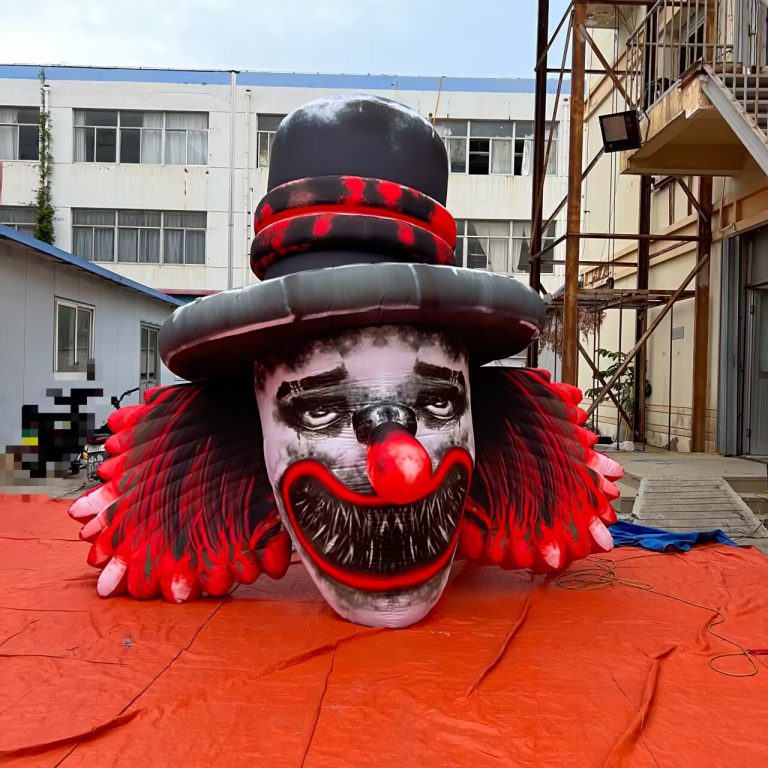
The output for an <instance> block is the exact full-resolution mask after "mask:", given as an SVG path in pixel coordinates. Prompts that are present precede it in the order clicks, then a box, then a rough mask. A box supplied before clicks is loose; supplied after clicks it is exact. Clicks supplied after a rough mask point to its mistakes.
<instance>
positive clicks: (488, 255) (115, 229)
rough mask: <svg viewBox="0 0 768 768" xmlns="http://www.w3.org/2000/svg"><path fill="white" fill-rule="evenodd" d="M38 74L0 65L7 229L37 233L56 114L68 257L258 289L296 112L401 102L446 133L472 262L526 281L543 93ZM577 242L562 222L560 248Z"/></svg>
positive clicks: (554, 198) (458, 81) (550, 273)
mask: <svg viewBox="0 0 768 768" xmlns="http://www.w3.org/2000/svg"><path fill="white" fill-rule="evenodd" d="M39 74H40V70H39V69H38V68H36V67H33V66H21V65H4V66H0V223H2V224H6V225H8V226H12V227H15V228H18V229H20V230H21V231H23V232H28V233H31V228H32V226H33V222H34V209H33V208H32V207H31V206H32V204H33V202H34V199H35V193H36V190H37V186H38V163H37V160H38V144H37V143H38V138H39V122H38V121H39V115H40V109H41V106H42V108H43V109H47V111H48V114H49V115H50V120H51V137H52V146H51V151H52V156H53V164H52V168H53V175H52V193H53V195H52V196H53V205H54V207H55V209H56V214H55V236H56V245H57V246H58V247H60V248H62V249H64V250H65V251H71V252H73V253H74V254H76V255H78V256H81V257H82V258H84V259H87V260H89V261H93V262H94V263H97V264H99V265H101V266H104V267H106V268H108V269H111V270H114V271H115V272H117V273H119V274H121V275H124V276H125V277H128V278H130V279H132V280H135V281H137V282H139V283H144V284H146V285H149V286H152V287H153V288H156V289H158V290H161V291H164V292H167V293H170V294H173V295H177V296H182V297H183V296H190V297H191V296H200V295H206V294H209V293H212V292H216V291H220V290H225V289H227V288H229V287H235V288H236V287H240V286H243V285H248V284H249V283H251V282H253V281H255V280H256V278H255V277H254V276H253V275H252V274H251V273H250V269H249V266H248V252H249V248H250V241H251V239H252V215H253V211H254V208H255V206H256V204H258V201H259V200H260V199H261V197H262V196H263V195H264V194H265V192H266V189H267V176H268V171H269V153H270V149H271V142H272V137H273V135H274V131H275V130H276V128H277V125H278V124H279V121H280V119H281V118H282V117H283V116H284V115H285V114H287V113H288V112H290V111H291V110H293V109H295V108H296V107H298V106H300V105H302V104H304V103H306V102H309V101H311V100H313V99H316V98H319V97H322V96H327V95H336V94H343V93H371V94H375V95H379V96H383V97H386V98H391V99H394V100H396V101H399V102H402V103H404V104H406V105H408V106H410V107H412V108H414V109H416V110H417V111H419V112H420V113H421V114H422V115H424V116H425V117H429V118H431V119H433V120H434V123H435V127H436V128H437V130H438V131H439V132H440V134H441V135H442V136H443V137H444V140H445V142H446V147H447V149H448V152H449V156H450V163H451V175H450V179H449V185H448V208H449V210H450V211H451V213H452V214H453V215H454V216H455V218H456V219H457V224H458V231H459V240H458V245H457V263H459V264H461V265H464V266H468V267H473V268H480V269H493V270H495V271H499V272H503V273H506V274H510V275H514V276H515V277H518V278H520V279H522V280H527V271H528V242H527V241H528V237H529V236H530V216H531V195H532V179H531V175H530V174H531V157H532V151H533V140H532V135H533V122H532V120H533V106H534V94H533V81H532V80H522V79H486V78H433V77H395V76H369V75H362V76H357V75H301V74H277V73H259V72H224V71H186V70H184V71H182V70H145V69H112V68H95V67H94V68H77V67H63V66H62V67H46V68H45V70H44V85H43V86H42V87H41V82H40V80H39ZM549 98H550V100H553V99H554V95H552V96H550V97H549ZM562 103H563V109H562V110H561V112H560V114H561V116H562V117H563V118H565V117H566V116H567V98H566V99H564V100H563V101H562ZM550 107H551V105H550ZM549 113H550V114H551V109H550V112H549ZM555 131H556V136H557V141H556V142H555V144H554V145H553V148H552V153H551V156H550V161H549V166H548V172H549V175H548V178H547V182H546V189H545V195H544V198H545V199H544V215H545V216H547V215H548V214H549V212H550V211H551V210H552V209H553V208H554V207H555V205H557V203H558V202H559V201H560V199H561V198H562V197H563V195H564V192H565V188H566V181H565V177H564V175H563V171H564V169H565V166H566V163H565V149H566V146H567V140H566V138H567V136H566V134H567V124H566V123H565V122H564V120H561V121H560V122H559V123H558V124H557V125H556V128H555ZM563 228H564V220H563V219H562V217H561V218H559V219H558V220H557V221H556V222H555V223H554V224H553V225H552V226H551V227H550V230H549V231H548V233H547V234H548V236H550V237H555V236H557V235H560V234H562V232H563ZM560 251H561V248H560V247H558V248H557V249H555V256H554V258H555V260H558V259H560V258H562V255H563V254H562V253H560ZM542 267H543V268H542V272H543V276H542V284H543V285H544V286H545V288H546V289H547V290H550V291H551V290H554V289H556V288H557V287H558V286H559V285H560V284H561V283H562V268H561V267H560V266H559V265H558V264H551V263H547V264H543V265H542Z"/></svg>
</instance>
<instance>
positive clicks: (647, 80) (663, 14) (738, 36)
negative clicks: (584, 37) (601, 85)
mask: <svg viewBox="0 0 768 768" xmlns="http://www.w3.org/2000/svg"><path fill="white" fill-rule="evenodd" d="M767 23H768V0H659V1H658V2H657V3H655V5H654V6H653V7H652V8H651V9H650V11H649V12H648V13H647V14H646V16H645V17H644V18H643V19H642V21H641V22H640V24H639V25H638V26H637V27H636V29H635V30H634V31H633V32H632V33H631V35H630V36H629V39H628V41H627V62H626V64H627V66H626V70H627V91H628V93H629V95H630V97H631V98H632V99H633V100H634V102H635V105H636V106H637V107H639V108H641V109H649V108H650V107H652V106H653V105H654V104H655V103H656V102H658V101H659V100H660V99H661V98H662V97H663V96H664V95H665V94H666V93H667V92H668V91H669V90H670V89H671V88H673V87H674V86H675V85H676V84H678V83H679V82H680V80H681V79H683V78H685V77H686V75H688V74H692V73H693V72H695V71H696V70H700V69H702V68H703V66H704V65H707V66H708V68H709V70H710V72H711V73H712V74H714V75H715V76H716V77H717V78H718V80H719V81H720V83H721V85H723V86H724V87H725V88H726V89H728V91H729V92H730V94H731V97H732V98H733V99H734V100H735V101H736V102H737V103H739V104H740V105H741V107H742V109H743V110H744V112H745V113H746V114H747V115H748V116H750V117H752V118H753V119H754V121H755V123H756V124H759V122H760V121H759V120H758V115H759V114H760V107H761V102H763V101H765V98H764V97H766V98H768V50H767V49H768V46H767V43H768V29H767ZM764 73H765V76H763V75H764ZM766 112H767V113H768V109H766ZM763 130H764V128H763Z"/></svg>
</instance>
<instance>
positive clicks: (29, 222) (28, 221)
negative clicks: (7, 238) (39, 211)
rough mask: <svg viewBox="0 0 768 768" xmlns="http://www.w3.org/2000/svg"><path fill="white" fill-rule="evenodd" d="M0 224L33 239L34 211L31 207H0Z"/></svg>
mask: <svg viewBox="0 0 768 768" xmlns="http://www.w3.org/2000/svg"><path fill="white" fill-rule="evenodd" d="M0 224H5V226H6V227H11V228H12V229H15V230H16V231H17V232H21V233H22V234H24V235H29V236H30V237H34V234H35V209H34V207H33V206H31V205H29V206H16V205H0Z"/></svg>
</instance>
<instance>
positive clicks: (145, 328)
mask: <svg viewBox="0 0 768 768" xmlns="http://www.w3.org/2000/svg"><path fill="white" fill-rule="evenodd" d="M159 330H160V329H159V328H158V327H157V326H155V325H145V324H144V323H142V324H141V347H140V351H139V355H140V359H139V386H140V388H141V391H142V393H143V392H144V390H146V389H150V388H152V387H155V386H157V384H158V374H159V371H160V353H159V352H158V346H157V338H158V333H159Z"/></svg>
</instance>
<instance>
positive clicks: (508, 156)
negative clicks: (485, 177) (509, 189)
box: [491, 141, 512, 173]
mask: <svg viewBox="0 0 768 768" xmlns="http://www.w3.org/2000/svg"><path fill="white" fill-rule="evenodd" d="M491 173H512V142H511V141H493V142H491Z"/></svg>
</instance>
